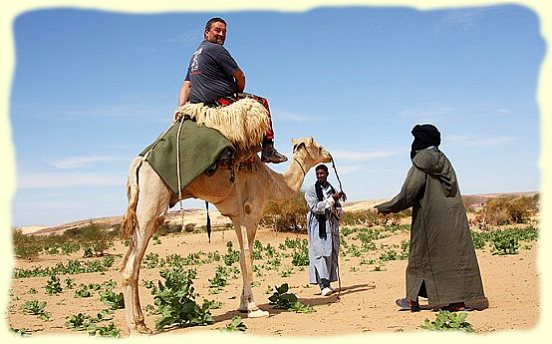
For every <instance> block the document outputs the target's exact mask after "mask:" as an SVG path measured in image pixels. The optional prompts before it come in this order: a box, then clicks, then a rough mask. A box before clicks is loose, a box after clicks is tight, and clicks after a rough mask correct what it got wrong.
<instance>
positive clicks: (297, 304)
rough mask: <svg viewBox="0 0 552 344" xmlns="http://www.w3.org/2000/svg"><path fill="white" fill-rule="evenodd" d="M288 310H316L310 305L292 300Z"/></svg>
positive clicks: (306, 311) (307, 311) (304, 311)
mask: <svg viewBox="0 0 552 344" xmlns="http://www.w3.org/2000/svg"><path fill="white" fill-rule="evenodd" d="M290 310H292V311H294V312H295V313H314V312H316V311H315V310H314V308H312V306H309V305H305V304H303V303H301V302H299V301H296V302H294V303H293V304H292V305H291V307H290Z"/></svg>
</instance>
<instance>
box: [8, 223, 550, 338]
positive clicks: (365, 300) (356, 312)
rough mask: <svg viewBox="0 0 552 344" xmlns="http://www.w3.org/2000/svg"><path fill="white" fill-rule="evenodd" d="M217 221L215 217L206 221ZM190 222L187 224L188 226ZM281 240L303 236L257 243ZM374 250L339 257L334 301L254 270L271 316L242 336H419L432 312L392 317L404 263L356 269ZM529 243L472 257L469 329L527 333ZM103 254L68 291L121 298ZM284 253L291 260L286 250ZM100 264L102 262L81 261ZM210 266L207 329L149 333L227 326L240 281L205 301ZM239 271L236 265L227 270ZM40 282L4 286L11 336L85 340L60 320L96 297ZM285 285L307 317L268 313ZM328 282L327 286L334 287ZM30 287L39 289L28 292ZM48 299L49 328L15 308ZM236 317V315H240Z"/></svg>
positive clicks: (534, 278)
mask: <svg viewBox="0 0 552 344" xmlns="http://www.w3.org/2000/svg"><path fill="white" fill-rule="evenodd" d="M198 216H199V217H198V220H201V221H203V216H202V215H198ZM215 218H216V216H215ZM190 220H191V219H190V218H189V217H188V218H187V221H190ZM286 237H288V238H290V239H295V238H300V239H303V238H306V236H305V235H299V234H293V233H278V232H274V231H272V230H270V229H262V228H261V229H259V231H258V233H257V239H258V240H259V241H260V242H261V243H262V244H263V245H264V246H266V245H267V244H268V243H270V244H271V245H272V246H274V247H276V248H278V246H279V244H280V243H283V242H284V240H285V239H286ZM406 239H408V233H407V232H401V233H398V234H396V235H393V236H390V237H387V238H385V239H380V240H378V241H377V242H376V244H377V247H378V248H381V247H383V248H385V247H392V245H393V244H399V243H400V242H401V241H402V240H406ZM160 240H161V243H160V244H155V243H153V242H150V244H149V247H148V251H147V253H150V252H153V253H158V254H159V255H160V257H162V258H163V257H166V256H167V255H169V254H172V253H178V254H180V255H181V256H183V257H185V256H187V255H188V254H189V253H192V252H199V251H202V252H205V253H207V252H215V251H218V252H219V253H220V254H221V255H223V254H225V253H226V243H227V241H232V242H233V243H234V248H235V249H237V248H238V244H237V240H236V236H235V234H234V232H233V230H225V231H216V232H213V234H212V239H211V243H208V241H207V235H206V234H205V233H199V234H180V235H169V236H165V237H161V238H160ZM382 250H383V249H378V251H376V252H372V251H370V252H372V253H369V254H368V253H366V254H363V256H362V257H351V256H346V257H342V258H340V267H341V272H340V274H341V285H342V291H341V295H340V297H339V299H338V297H337V295H335V294H334V295H331V296H328V297H324V296H321V295H320V294H319V289H318V288H317V287H316V286H311V285H308V283H307V282H308V280H307V270H306V269H301V268H299V267H295V266H293V265H292V264H291V258H285V259H282V264H281V267H280V268H279V269H278V270H277V271H275V270H271V271H269V270H266V271H261V272H260V276H255V277H254V278H255V280H256V281H258V283H260V284H259V285H257V286H255V287H254V288H253V291H254V297H255V300H256V302H257V304H258V305H259V306H260V307H261V308H262V309H264V310H267V311H269V312H270V317H268V318H258V319H248V318H244V319H243V323H244V324H245V325H246V326H247V330H246V333H247V334H253V335H259V336H266V337H269V338H278V337H288V338H289V337H305V336H327V335H358V334H364V333H384V334H385V333H388V334H391V333H396V332H407V333H409V332H410V333H411V332H416V333H420V332H426V330H424V329H421V328H420V325H421V324H422V323H423V322H424V319H426V318H427V319H430V320H435V315H436V313H435V312H432V311H422V312H419V313H411V312H400V311H398V310H397V307H396V306H395V305H394V300H395V299H397V298H400V297H403V296H404V271H405V268H406V261H405V260H395V261H387V262H385V263H384V265H383V268H382V270H383V271H374V265H366V264H360V261H361V259H362V258H365V259H366V258H377V257H378V256H379V254H381V253H382V252H383V251H382ZM537 251H538V244H537V242H531V243H530V244H529V245H521V249H520V252H519V254H517V255H507V256H498V255H492V254H491V253H490V250H489V249H488V248H487V249H486V250H477V256H478V261H479V265H480V269H481V274H482V278H483V283H484V288H485V292H486V295H487V297H488V299H489V301H490V308H488V309H487V310H484V311H472V312H470V313H469V314H468V318H467V321H468V322H469V323H470V324H472V325H473V327H474V328H475V330H476V332H477V333H492V332H496V331H503V330H521V331H527V330H531V329H533V328H534V327H535V326H536V325H537V323H538V321H539V314H540V298H539V275H538V270H537ZM108 252H109V254H111V255H114V256H115V264H114V265H113V267H112V268H111V269H110V270H109V271H108V272H106V273H102V274H100V273H85V274H77V275H71V276H67V275H65V276H60V278H61V280H62V282H63V281H64V280H65V279H66V278H67V277H70V278H72V279H74V281H75V283H76V284H77V285H79V284H81V283H83V284H89V283H102V282H105V281H108V280H109V279H113V280H114V281H116V282H117V286H116V287H115V288H114V291H115V292H117V293H118V292H120V291H122V288H121V281H120V275H119V273H118V269H117V268H118V264H119V262H120V261H121V259H122V258H121V255H122V254H124V252H126V247H125V246H124V245H123V243H122V242H121V241H118V242H116V245H115V247H114V248H112V249H110V250H109V251H108ZM287 253H291V250H288V251H287ZM69 259H79V260H85V259H83V258H82V252H78V253H75V254H73V255H71V256H60V255H42V256H41V257H40V258H39V259H38V260H36V261H33V262H30V261H24V260H16V261H15V264H16V267H18V268H23V269H30V268H33V267H36V266H40V267H46V266H53V265H55V264H56V263H58V262H64V263H65V264H66V263H67V261H68V260H69ZM88 259H101V258H88ZM265 261H266V260H258V261H257V260H256V261H254V263H255V264H258V265H262V264H263V263H264V262H265ZM217 265H224V263H223V262H212V263H209V264H201V265H198V266H195V267H196V268H197V277H196V279H195V281H194V287H195V289H196V292H197V293H199V295H200V296H199V297H198V298H197V299H196V300H197V301H198V302H200V300H203V298H207V299H210V300H217V301H220V302H222V307H221V308H220V309H214V310H212V314H213V318H214V320H215V322H214V324H212V325H209V326H204V327H189V328H175V329H169V330H164V331H161V332H160V333H158V334H157V335H158V336H159V335H161V336H163V335H167V334H181V333H200V332H201V331H216V332H217V333H220V332H219V331H218V329H219V328H222V327H224V326H226V324H228V323H229V322H230V320H231V319H232V317H233V316H234V315H238V314H240V313H238V312H237V310H236V309H237V306H238V303H239V294H240V292H241V283H242V282H241V281H242V279H241V276H237V278H230V279H229V284H228V285H227V286H226V287H225V288H224V289H223V291H222V292H221V293H219V294H209V292H208V284H209V283H208V279H210V278H213V277H214V274H215V269H216V266H217ZM234 266H236V267H239V263H236V264H234ZM289 268H292V271H293V272H292V274H291V275H290V276H287V277H282V271H283V270H285V269H289ZM47 280H48V278H47V277H34V278H20V279H12V282H11V287H10V299H9V305H8V310H7V312H6V313H7V320H8V323H9V326H10V327H12V328H14V329H21V328H25V329H27V331H28V332H29V333H30V334H31V335H32V336H38V335H42V334H61V333H63V334H71V333H72V334H74V335H81V336H83V335H87V334H86V332H74V331H72V330H71V329H68V328H67V327H66V326H65V325H64V324H65V322H66V321H67V317H69V316H71V315H74V314H77V313H85V314H89V315H91V316H95V315H96V314H97V313H98V312H99V311H101V310H102V309H105V308H106V306H105V305H104V304H103V303H102V302H101V301H100V299H99V296H98V295H96V294H95V295H93V296H92V297H90V298H75V297H74V289H66V288H65V289H64V290H63V292H61V293H60V294H58V295H51V296H50V295H48V294H46V292H45V288H44V287H45V286H46V281H47ZM140 280H141V281H143V280H151V281H156V280H161V281H162V280H163V279H162V278H161V277H160V276H159V269H142V270H141V276H140ZM283 283H288V284H289V285H290V287H291V289H290V292H292V293H294V294H295V295H297V296H298V297H299V301H300V302H302V303H304V304H307V305H310V306H312V307H313V308H314V309H315V312H314V313H310V314H303V313H294V312H291V311H284V310H277V309H273V308H272V306H271V305H269V301H268V297H269V296H270V295H271V293H270V294H268V293H267V292H266V290H267V288H269V287H273V286H275V285H281V284H283ZM337 285H338V284H337V283H334V286H337ZM31 288H34V289H36V290H37V291H38V293H36V294H31V293H29V291H30V290H31ZM33 299H35V300H45V301H47V303H48V304H47V306H46V311H48V312H50V313H51V320H50V321H43V320H40V319H39V318H38V317H37V316H36V315H27V314H24V313H23V312H22V310H21V305H22V304H23V303H24V302H25V301H28V300H33ZM141 301H142V305H143V306H146V305H148V304H153V298H152V296H151V294H150V291H149V290H148V289H146V288H144V287H143V286H142V287H141ZM145 315H146V324H147V325H148V326H149V327H150V328H153V327H154V323H155V320H156V318H157V317H158V316H156V315H149V314H148V313H147V312H145ZM241 315H242V316H243V314H241ZM112 321H113V322H114V324H115V326H116V327H117V328H119V329H121V335H122V336H127V335H128V334H129V332H128V330H127V328H126V323H125V314H124V310H117V311H115V314H114V319H113V320H112Z"/></svg>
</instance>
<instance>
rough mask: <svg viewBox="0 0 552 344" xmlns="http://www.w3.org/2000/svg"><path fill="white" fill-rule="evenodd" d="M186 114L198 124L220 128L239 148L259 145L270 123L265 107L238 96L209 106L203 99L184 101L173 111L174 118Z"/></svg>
mask: <svg viewBox="0 0 552 344" xmlns="http://www.w3.org/2000/svg"><path fill="white" fill-rule="evenodd" d="M183 116H188V117H190V119H192V120H193V121H195V122H196V123H197V124H198V125H199V126H201V125H204V126H206V127H208V128H212V129H215V130H217V131H219V132H220V133H221V134H222V135H223V136H224V137H226V138H227V139H228V140H229V141H230V142H231V143H232V144H233V145H234V147H235V148H236V150H238V151H251V150H254V147H258V146H259V145H260V143H261V142H262V140H263V137H264V134H265V132H266V131H267V130H268V129H269V127H270V119H269V117H268V111H267V110H266V109H265V108H264V107H263V105H262V104H261V103H259V102H258V101H256V100H254V99H250V98H244V99H240V100H238V101H236V102H234V103H232V104H230V105H228V106H223V107H209V106H206V105H205V104H203V103H197V104H189V103H188V104H184V105H183V106H180V107H179V108H178V109H177V110H176V112H175V119H179V118H181V117H183Z"/></svg>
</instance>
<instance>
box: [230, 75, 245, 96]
mask: <svg viewBox="0 0 552 344" xmlns="http://www.w3.org/2000/svg"><path fill="white" fill-rule="evenodd" d="M232 76H233V77H234V81H235V82H236V90H237V91H238V93H242V92H243V90H244V89H245V75H244V74H243V72H242V70H241V69H237V70H236V71H235V72H234V74H232Z"/></svg>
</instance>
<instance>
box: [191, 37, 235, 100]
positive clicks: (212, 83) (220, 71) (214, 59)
mask: <svg viewBox="0 0 552 344" xmlns="http://www.w3.org/2000/svg"><path fill="white" fill-rule="evenodd" d="M238 69H239V67H238V64H237V63H236V61H234V59H233V58H232V56H230V53H229V52H228V50H226V49H225V48H224V47H223V46H222V45H220V44H216V43H211V42H208V41H203V42H201V44H200V45H199V47H198V48H197V50H196V51H195V53H194V54H193V56H192V59H191V60H190V65H189V67H188V73H187V74H186V79H185V80H187V81H190V82H191V88H190V95H189V100H190V103H209V102H212V101H214V100H217V99H219V98H220V97H223V96H230V95H233V94H235V93H236V86H235V82H234V78H233V77H232V75H233V74H234V72H235V71H237V70H238Z"/></svg>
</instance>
